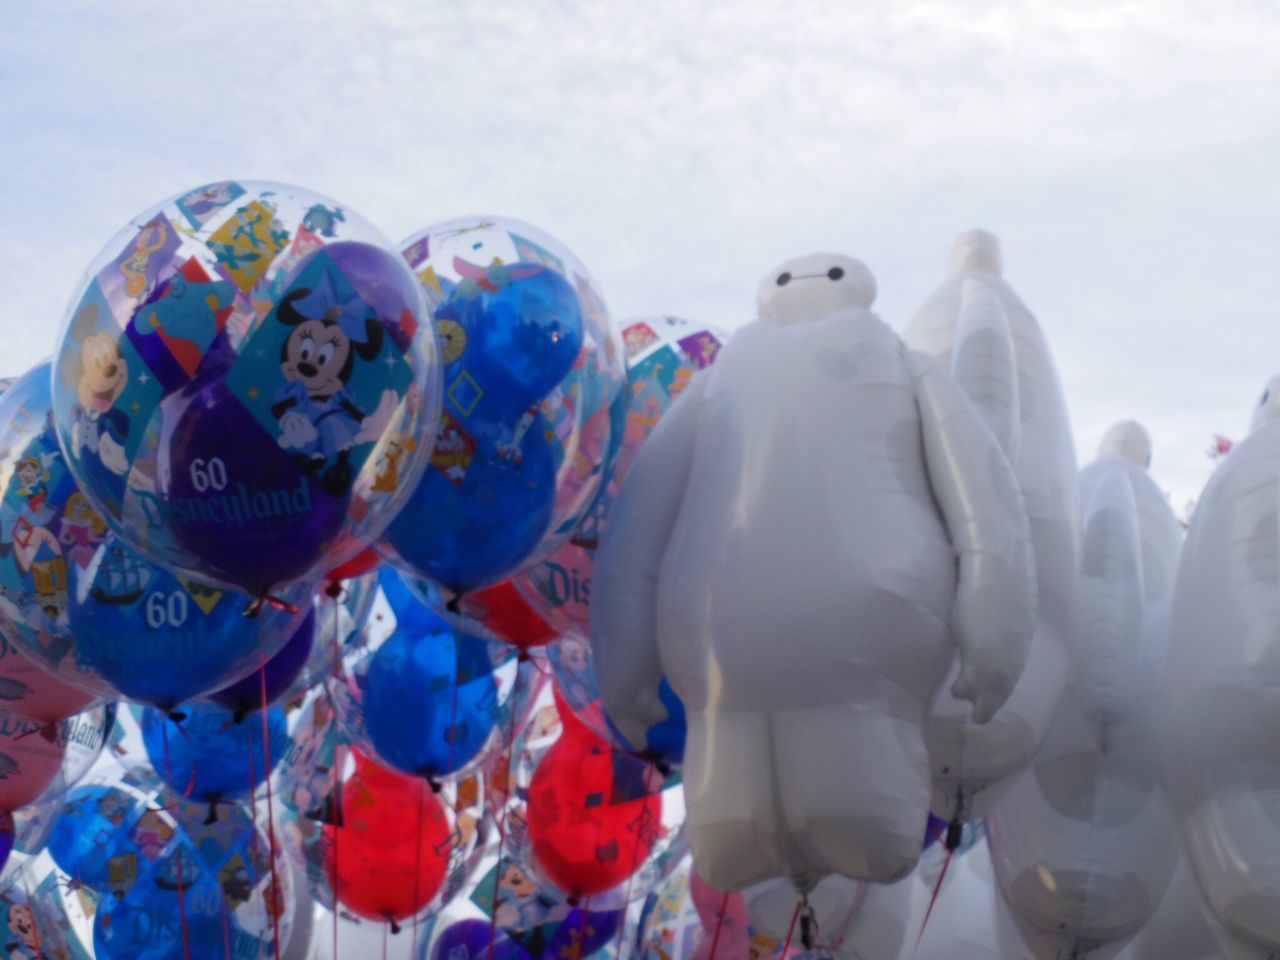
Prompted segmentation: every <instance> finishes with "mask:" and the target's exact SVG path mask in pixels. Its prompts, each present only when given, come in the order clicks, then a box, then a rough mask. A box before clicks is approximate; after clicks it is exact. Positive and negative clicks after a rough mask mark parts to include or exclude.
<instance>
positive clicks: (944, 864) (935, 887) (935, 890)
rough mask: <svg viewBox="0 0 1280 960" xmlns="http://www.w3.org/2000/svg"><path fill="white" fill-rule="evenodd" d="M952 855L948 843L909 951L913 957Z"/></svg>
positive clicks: (921, 938) (936, 899)
mask: <svg viewBox="0 0 1280 960" xmlns="http://www.w3.org/2000/svg"><path fill="white" fill-rule="evenodd" d="M939 839H941V837H939ZM954 855H955V848H954V847H951V846H950V845H949V844H948V849H947V858H946V859H945V860H943V861H942V870H941V871H939V873H938V882H937V883H935V884H934V885H933V893H932V894H931V895H930V897H929V906H928V908H927V909H926V910H925V912H924V919H923V920H921V921H920V932H919V933H917V934H916V945H915V947H914V948H913V949H912V951H911V956H913V957H914V956H915V955H916V954H917V953H919V952H920V941H921V940H923V939H924V930H925V927H927V926H928V925H929V916H930V915H931V914H932V913H933V905H934V904H935V903H937V902H938V894H940V893H941V892H942V881H943V880H945V879H947V867H949V866H951V858H952V857H953V856H954Z"/></svg>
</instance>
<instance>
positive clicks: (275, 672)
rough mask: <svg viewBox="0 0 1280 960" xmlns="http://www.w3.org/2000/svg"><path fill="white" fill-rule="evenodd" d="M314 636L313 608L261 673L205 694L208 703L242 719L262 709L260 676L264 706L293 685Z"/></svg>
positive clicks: (252, 674) (257, 672) (258, 671)
mask: <svg viewBox="0 0 1280 960" xmlns="http://www.w3.org/2000/svg"><path fill="white" fill-rule="evenodd" d="M315 633H316V614H315V610H314V608H313V609H312V610H310V611H309V612H308V613H307V616H306V619H304V620H303V621H302V623H300V624H299V625H298V629H297V630H295V631H294V632H293V636H292V637H290V638H289V642H288V643H286V644H285V645H284V646H283V647H281V648H280V651H279V652H278V653H277V654H276V655H275V656H274V657H272V658H271V659H270V660H268V661H267V662H266V663H265V664H263V666H262V669H261V670H255V671H254V672H253V673H251V674H249V675H248V676H247V677H245V678H244V679H243V680H240V681H238V682H237V683H233V684H231V686H229V687H223V688H222V689H221V690H218V691H216V692H214V693H211V694H209V696H208V699H209V700H212V701H213V702H214V703H218V704H221V705H222V706H224V707H226V708H227V709H228V710H233V711H235V713H236V714H237V715H241V716H243V715H244V714H246V713H251V712H253V711H254V710H257V709H259V708H260V707H261V706H262V676H261V674H262V673H265V674H266V677H267V704H268V705H270V704H273V703H275V702H276V701H277V700H278V699H280V696H281V695H282V694H283V693H284V692H285V691H286V690H288V689H289V687H291V686H292V685H293V681H294V680H296V679H297V677H298V674H299V673H301V672H302V668H303V667H304V666H305V665H306V662H307V658H308V657H309V656H310V655H311V645H312V642H313V641H314V639H315Z"/></svg>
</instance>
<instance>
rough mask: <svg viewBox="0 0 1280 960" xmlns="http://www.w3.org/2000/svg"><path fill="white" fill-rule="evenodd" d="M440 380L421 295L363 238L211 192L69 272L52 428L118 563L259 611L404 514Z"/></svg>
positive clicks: (186, 198) (318, 210) (158, 214)
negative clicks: (223, 590) (120, 545)
mask: <svg viewBox="0 0 1280 960" xmlns="http://www.w3.org/2000/svg"><path fill="white" fill-rule="evenodd" d="M438 369H439V367H438V358H437V355H436V344H435V339H434V335H433V332H432V330H431V326H430V323H429V320H428V317H427V315H426V311H425V304H424V299H423V295H422V289H421V286H420V285H419V284H418V283H417V281H416V280H415V279H414V277H413V275H412V273H411V272H410V271H409V269H408V268H407V267H406V265H405V264H404V262H403V259H402V258H401V257H400V256H399V255H398V254H397V252H396V251H395V250H394V248H392V247H391V245H390V244H389V243H388V242H387V241H386V239H385V238H384V237H383V236H382V235H381V234H380V233H379V232H378V231H377V230H376V229H375V228H374V227H372V226H371V225H370V224H369V223H368V222H366V221H365V220H364V219H362V218H361V217H360V216H358V215H357V214H356V213H355V212H354V211H352V210H351V209H350V208H348V207H346V206H345V205H343V204H340V203H338V202H337V201H335V200H332V199H330V198H327V197H324V196H321V195H319V194H316V193H312V192H310V191H308V190H304V189H302V188H300V187H294V186H289V185H285V184H277V183H267V182H252V181H222V182H219V183H212V184H207V185H205V186H202V187H199V188H197V189H194V190H190V191H187V192H185V193H182V194H179V195H177V196H174V197H171V198H169V199H168V200H166V201H164V202H162V203H160V204H159V205H157V206H156V207H153V208H152V209H150V210H148V211H146V212H144V213H142V214H140V215H138V216H136V217H134V218H133V219H132V220H131V221H130V222H129V224H128V225H127V226H126V227H125V228H124V229H123V230H121V232H120V233H119V234H117V236H116V237H115V238H113V239H112V240H111V241H110V242H109V243H108V244H107V246H106V247H105V248H104V249H103V251H102V253H100V254H99V255H98V257H97V258H96V259H95V260H94V262H93V263H92V264H91V265H90V266H89V269H88V270H87V271H86V273H85V276H84V280H83V281H82V283H81V285H80V287H79V288H78V289H77V290H76V292H75V295H74V297H73V298H72V301H71V306H70V313H69V316H68V319H67V323H66V326H65V328H64V330H63V332H62V335H61V337H60V339H59V342H58V347H57V352H56V356H55V372H54V393H55V397H54V399H55V421H56V423H57V429H58V435H59V439H60V441H61V444H62V448H63V450H64V452H65V453H66V456H67V465H68V466H69V468H70V469H71V472H72V473H73V474H74V475H75V477H76V480H77V481H78V483H79V484H80V486H81V489H82V490H83V491H84V493H85V494H86V496H87V497H88V499H89V501H90V503H91V504H92V505H93V506H94V508H95V509H96V510H97V512H98V513H99V514H100V515H101V516H102V517H103V518H104V519H105V520H106V522H107V524H108V526H110V527H111V529H112V530H113V531H114V532H115V533H116V534H118V535H119V536H120V537H121V538H122V539H123V540H125V541H126V542H127V543H128V544H129V545H130V546H132V547H133V548H134V549H136V550H138V551H140V552H142V553H145V554H147V555H149V556H151V557H154V558H155V559H157V560H158V561H160V562H162V563H164V564H166V565H167V566H170V567H172V568H174V569H177V570H180V571H182V572H183V573H185V574H186V575H188V576H193V577H198V578H200V579H203V580H206V581H209V582H213V583H218V584H220V585H223V586H234V587H238V588H240V589H243V590H245V591H247V592H248V593H251V594H253V595H254V596H262V595H264V594H267V593H269V592H271V591H274V590H276V589H278V588H279V586H280V585H281V584H286V583H291V582H295V581H298V580H303V579H308V578H318V577H319V576H320V574H321V573H322V572H323V571H325V570H328V569H330V568H333V567H335V566H338V565H340V564H342V563H344V562H345V561H347V560H349V559H351V558H352V557H354V556H355V555H356V554H357V553H359V552H360V551H361V550H363V549H364V548H365V547H366V546H367V545H368V544H369V543H370V542H371V541H372V540H373V539H375V538H376V537H377V536H378V535H379V534H380V533H381V532H382V530H383V528H384V527H385V526H386V524H387V523H388V522H389V521H390V519H391V518H392V517H393V516H394V515H395V513H396V512H397V511H398V510H399V509H400V507H401V506H402V505H403V504H404V502H405V498H406V497H407V496H408V494H409V493H410V492H411V491H412V489H413V487H414V486H415V483H416V480H417V477H418V475H419V473H420V472H421V470H422V468H423V467H424V466H425V464H426V457H427V453H428V451H427V449H426V448H425V446H424V445H420V444H418V443H417V442H416V439H417V438H419V437H421V436H423V435H424V433H425V434H427V435H429V433H430V431H431V430H432V429H434V425H435V423H436V422H437V420H438V415H439V406H438V405H439V402H440V401H439V397H440V382H439V376H438Z"/></svg>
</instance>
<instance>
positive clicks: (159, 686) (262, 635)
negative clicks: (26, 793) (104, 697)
mask: <svg viewBox="0 0 1280 960" xmlns="http://www.w3.org/2000/svg"><path fill="white" fill-rule="evenodd" d="M73 585H74V589H73V590H72V593H71V597H70V601H69V605H68V606H69V614H70V622H71V628H72V634H73V641H72V642H73V646H74V652H75V661H76V666H77V668H78V672H77V673H76V674H71V675H68V679H69V680H71V681H72V682H76V683H80V684H81V685H84V686H89V687H90V688H96V689H100V690H104V692H105V691H116V692H118V693H119V694H120V695H121V696H123V697H124V698H126V699H129V700H135V701H138V702H140V703H147V704H152V705H154V706H158V707H163V708H165V709H172V708H173V707H175V706H177V704H179V703H181V702H183V701H184V700H189V699H191V698H193V697H197V696H200V695H201V694H204V693H207V692H209V691H210V690H216V689H217V688H218V687H219V686H222V685H224V684H225V683H226V682H227V681H229V680H238V679H240V678H241V677H244V676H245V675H246V674H248V673H250V672H252V671H254V670H256V668H257V667H258V666H259V665H260V664H261V663H262V662H263V661H264V660H266V659H267V658H269V657H271V656H272V655H273V654H274V653H275V652H276V651H278V650H279V649H280V648H281V647H283V646H284V644H285V643H286V642H287V641H288V640H289V638H290V637H291V636H292V635H293V633H294V628H295V626H296V624H297V623H298V622H299V621H300V620H301V619H302V618H303V617H304V616H305V614H304V613H302V612H298V611H297V610H296V609H295V610H290V609H282V608H278V607H276V606H274V605H271V604H265V605H263V608H262V611H261V612H260V613H259V614H258V615H257V616H253V617H251V616H246V615H245V610H246V606H247V605H248V604H249V603H250V599H249V597H248V596H247V595H246V594H242V593H238V592H236V591H228V590H223V589H221V588H218V587H210V586H206V585H203V584H199V583H196V582H195V581H192V580H187V579H185V578H180V577H178V576H176V575H175V574H172V573H170V572H168V571H167V570H165V569H163V568H161V567H159V566H156V565H155V564H153V563H150V562H149V561H147V560H144V559H143V558H142V557H140V556H139V555H137V554H136V553H133V552H131V551H130V550H129V549H128V548H127V547H126V546H125V545H124V544H123V543H122V542H121V541H119V540H117V539H115V538H114V537H113V538H109V539H108V540H107V542H106V543H104V544H103V545H102V546H101V547H100V548H99V552H98V555H97V556H96V557H95V558H94V561H93V563H91V564H90V566H89V568H88V569H87V570H86V571H85V572H84V573H83V574H77V575H76V576H73ZM311 592H312V591H311V589H310V588H309V587H298V588H294V589H293V590H291V591H289V592H287V593H286V594H285V596H286V597H287V598H289V599H291V600H292V601H294V603H295V604H296V605H303V604H305V605H306V606H305V609H309V600H310V596H311ZM95 678H100V679H98V680H96V681H95ZM103 681H105V683H103Z"/></svg>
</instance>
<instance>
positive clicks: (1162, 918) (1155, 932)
mask: <svg viewBox="0 0 1280 960" xmlns="http://www.w3.org/2000/svg"><path fill="white" fill-rule="evenodd" d="M1224 956H1225V955H1224V954H1223V953H1222V951H1221V950H1220V949H1219V947H1218V942H1217V941H1216V940H1214V938H1213V933H1212V932H1210V930H1209V925H1208V924H1207V923H1206V922H1205V918H1204V914H1203V913H1202V912H1201V900H1200V892H1199V891H1198V890H1197V889H1196V884H1195V881H1194V880H1193V879H1192V878H1191V869H1190V868H1189V867H1188V866H1187V863H1186V861H1185V860H1180V861H1179V862H1178V869H1177V870H1176V871H1175V872H1174V874H1173V879H1172V880H1170V881H1169V889H1167V890H1165V892H1164V896H1163V897H1162V898H1161V900H1160V906H1159V907H1157V908H1156V912H1155V916H1153V917H1152V918H1151V920H1150V921H1148V923H1147V925H1146V926H1145V927H1143V928H1142V932H1141V933H1139V934H1138V936H1137V937H1136V938H1134V941H1133V943H1131V944H1130V945H1129V949H1128V950H1127V951H1126V952H1125V954H1124V957H1123V960H1222V958H1223V957H1224Z"/></svg>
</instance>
